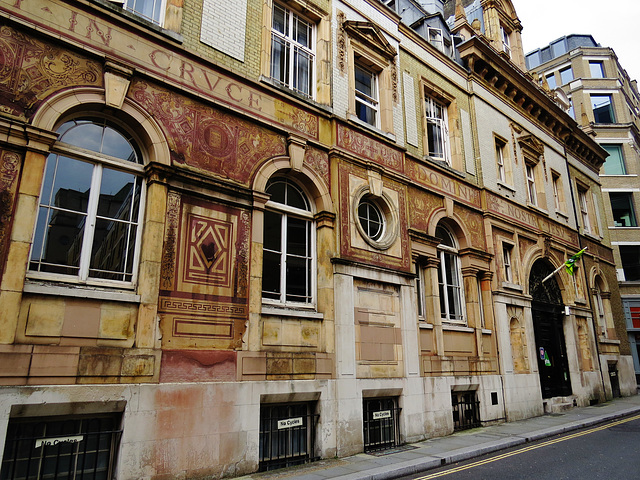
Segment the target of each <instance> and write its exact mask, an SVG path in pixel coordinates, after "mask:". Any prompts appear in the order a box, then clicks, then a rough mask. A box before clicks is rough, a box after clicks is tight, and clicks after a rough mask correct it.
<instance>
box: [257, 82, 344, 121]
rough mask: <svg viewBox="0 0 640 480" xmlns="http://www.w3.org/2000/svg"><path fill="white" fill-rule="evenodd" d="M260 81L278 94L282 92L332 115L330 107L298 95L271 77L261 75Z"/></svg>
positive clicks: (300, 94)
mask: <svg viewBox="0 0 640 480" xmlns="http://www.w3.org/2000/svg"><path fill="white" fill-rule="evenodd" d="M259 80H260V82H261V83H264V84H266V85H268V86H269V87H271V88H273V89H275V90H277V91H278V92H281V93H284V94H286V95H289V96H291V97H294V98H295V99H296V100H300V101H301V102H304V103H306V104H308V105H311V106H313V107H316V108H320V109H322V110H324V111H326V112H327V113H331V112H332V109H331V106H330V105H325V104H323V103H318V102H316V101H315V99H313V98H311V97H308V96H306V95H304V94H302V93H298V92H296V91H295V90H293V89H291V88H289V87H287V86H285V85H282V84H280V83H278V82H276V81H275V80H273V79H271V78H269V77H267V76H265V75H260V79H259Z"/></svg>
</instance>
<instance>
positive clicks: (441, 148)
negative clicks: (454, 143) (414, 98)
mask: <svg viewBox="0 0 640 480" xmlns="http://www.w3.org/2000/svg"><path fill="white" fill-rule="evenodd" d="M425 115H426V121H427V125H426V127H427V154H428V155H429V156H430V157H431V158H434V159H436V160H442V161H444V162H446V163H447V164H448V165H451V154H450V151H449V150H450V149H449V128H448V127H449V123H448V122H449V119H448V116H447V107H446V105H444V104H443V103H441V102H439V101H437V100H435V99H434V98H432V97H426V98H425Z"/></svg>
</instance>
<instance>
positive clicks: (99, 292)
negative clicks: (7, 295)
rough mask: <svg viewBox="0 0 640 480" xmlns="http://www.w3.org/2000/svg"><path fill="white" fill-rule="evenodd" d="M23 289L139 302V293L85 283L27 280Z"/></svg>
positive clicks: (68, 295)
mask: <svg viewBox="0 0 640 480" xmlns="http://www.w3.org/2000/svg"><path fill="white" fill-rule="evenodd" d="M23 291H24V292H25V293H36V294H40V295H55V296H60V297H75V298H87V299H91V300H108V301H112V302H130V303H140V295H138V294H136V293H133V292H126V291H122V290H120V291H118V290H115V289H106V288H104V289H101V288H97V287H95V288H94V287H88V286H85V285H59V284H51V283H44V282H34V281H32V280H31V281H29V280H27V281H26V282H25V285H24V289H23Z"/></svg>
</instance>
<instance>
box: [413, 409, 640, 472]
mask: <svg viewBox="0 0 640 480" xmlns="http://www.w3.org/2000/svg"><path fill="white" fill-rule="evenodd" d="M638 419H640V415H636V416H634V417H628V418H624V419H622V420H617V421H615V422H611V423H607V424H605V425H600V426H599V427H594V428H590V429H589V430H583V431H580V432H577V433H572V434H571V435H567V436H565V437H561V438H556V439H554V440H548V441H546V442H542V443H538V444H536V445H531V446H529V447H524V448H521V449H519V450H514V451H513V452H508V453H503V454H502V455H496V456H495V457H491V458H487V459H485V460H479V461H477V462H473V463H470V464H468V465H463V466H460V467H455V468H452V469H450V470H446V471H444V472H437V473H432V474H431V475H426V476H424V477H418V478H416V479H415V480H430V479H432V478H439V477H444V476H445V475H450V474H452V473H456V472H462V471H463V470H469V469H470V468H475V467H479V466H482V465H486V464H488V463H491V462H497V461H498V460H502V459H504V458H508V457H512V456H514V455H519V454H521V453H526V452H530V451H531V450H536V449H538V448H542V447H548V446H549V445H553V444H555V443H560V442H564V441H566V440H571V439H573V438H578V437H582V436H583V435H589V434H590V433H594V432H599V431H600V430H606V429H607V428H611V427H614V426H616V425H620V424H622V423H627V422H632V421H633V420H638Z"/></svg>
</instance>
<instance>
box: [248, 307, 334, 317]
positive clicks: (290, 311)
mask: <svg viewBox="0 0 640 480" xmlns="http://www.w3.org/2000/svg"><path fill="white" fill-rule="evenodd" d="M260 313H262V315H270V316H274V317H296V318H308V319H310V320H324V314H323V313H320V312H316V311H315V310H311V309H295V308H291V307H285V306H283V307H276V306H271V305H262V311H261V312H260Z"/></svg>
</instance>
